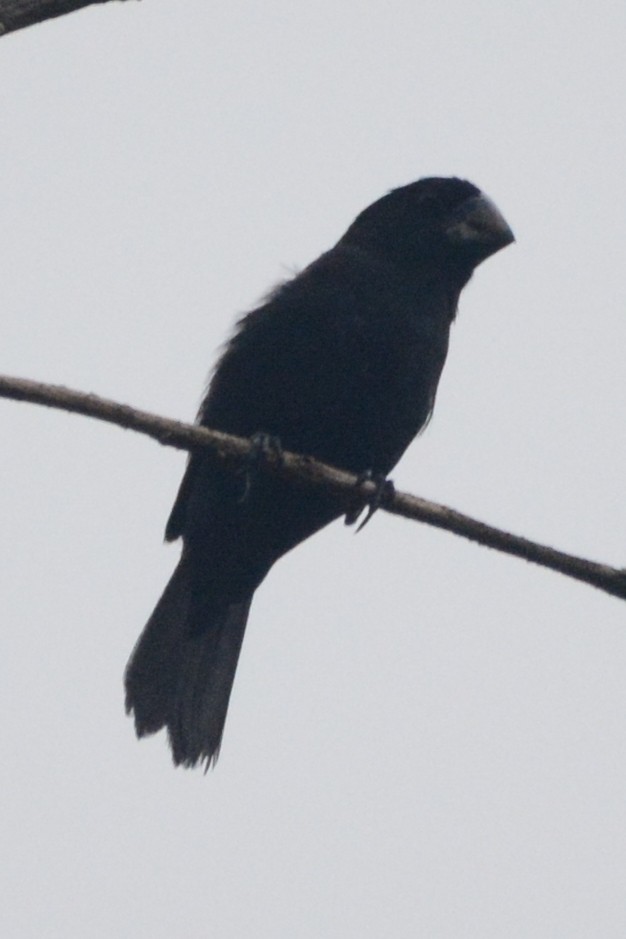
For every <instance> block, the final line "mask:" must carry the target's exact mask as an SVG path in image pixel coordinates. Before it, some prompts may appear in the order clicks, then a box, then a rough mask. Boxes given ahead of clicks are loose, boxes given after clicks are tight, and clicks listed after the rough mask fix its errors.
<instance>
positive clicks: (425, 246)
mask: <svg viewBox="0 0 626 939" xmlns="http://www.w3.org/2000/svg"><path fill="white" fill-rule="evenodd" d="M514 240H515V239H514V236H513V232H512V231H511V229H510V228H509V226H508V225H507V223H506V221H505V220H504V218H503V217H502V215H501V214H500V212H499V211H498V209H497V208H496V206H495V205H494V204H493V202H491V200H490V199H488V198H487V196H485V195H484V194H483V193H482V192H481V191H480V189H478V188H477V187H476V186H474V185H473V184H472V183H470V182H467V180H464V179H457V178H456V177H450V178H446V177H443V178H442V177H430V178H427V179H420V180H418V181H417V182H415V183H410V184H409V185H408V186H402V187H401V188H399V189H393V190H392V191H391V192H389V193H387V195H385V196H383V197H382V198H381V199H379V200H378V201H377V202H374V203H372V205H370V206H368V208H366V209H365V210H364V211H363V212H361V214H360V215H358V216H357V218H356V219H355V220H354V222H353V223H352V225H351V226H350V228H349V229H348V231H347V232H346V234H345V235H344V236H343V238H342V239H341V241H342V242H343V243H344V244H349V245H353V246H356V247H360V248H363V249H366V250H370V251H373V252H375V253H376V254H377V255H379V256H381V257H383V258H384V259H385V260H388V261H392V262H393V263H395V264H397V265H400V266H401V267H403V268H404V269H406V270H407V272H409V271H410V270H415V271H416V273H417V272H418V271H423V269H424V267H428V268H431V269H433V268H437V269H439V268H440V269H442V270H443V271H445V272H448V271H450V272H451V271H453V270H455V271H456V270H458V273H459V276H461V277H462V279H463V280H467V279H468V278H469V277H470V276H471V273H472V271H473V270H474V268H475V267H476V266H477V265H478V264H480V263H481V261H484V260H485V258H488V257H489V256H490V255H492V254H495V252H496V251H499V250H500V249H501V248H505V247H506V246H507V245H509V244H511V242H512V241H514Z"/></svg>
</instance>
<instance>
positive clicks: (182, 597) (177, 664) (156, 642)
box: [125, 553, 252, 768]
mask: <svg viewBox="0 0 626 939" xmlns="http://www.w3.org/2000/svg"><path fill="white" fill-rule="evenodd" d="M251 601H252V594H250V596H249V597H247V598H246V599H244V600H240V601H237V602H235V603H232V602H228V601H223V602H221V603H220V602H219V601H216V600H215V599H211V600H207V599H205V598H204V599H203V598H202V597H199V598H198V597H194V592H193V585H192V571H191V566H190V564H189V561H188V559H187V557H186V556H185V554H184V553H183V556H182V558H181V560H180V562H179V564H178V567H177V568H176V570H175V571H174V574H173V575H172V578H171V580H170V582H169V583H168V585H167V587H166V588H165V592H164V593H163V596H162V597H161V599H160V600H159V602H158V604H157V606H156V609H155V610H154V613H153V614H152V616H151V617H150V619H149V620H148V623H147V624H146V627H145V629H144V631H143V633H142V634H141V636H140V637H139V640H138V642H137V645H136V646H135V648H134V650H133V653H132V655H131V657H130V661H129V663H128V666H127V668H126V675H125V684H126V711H127V713H130V712H131V711H133V712H134V715H135V728H136V731H137V736H139V737H143V736H144V735H146V734H152V733H155V732H156V731H157V730H160V729H161V728H162V727H166V728H167V731H168V735H169V740H170V745H171V747H172V755H173V758H174V762H175V763H176V764H179V763H182V764H183V765H184V766H195V765H196V763H198V761H199V760H205V761H206V765H207V768H208V767H209V766H210V765H211V763H214V762H215V761H216V760H217V757H218V754H219V749H220V743H221V739H222V733H223V730H224V723H225V721H226V712H227V710H228V701H229V698H230V693H231V690H232V686H233V681H234V678H235V670H236V668H237V661H238V659H239V652H240V649H241V643H242V640H243V635H244V632H245V628H246V622H247V620H248V612H249V610H250V603H251Z"/></svg>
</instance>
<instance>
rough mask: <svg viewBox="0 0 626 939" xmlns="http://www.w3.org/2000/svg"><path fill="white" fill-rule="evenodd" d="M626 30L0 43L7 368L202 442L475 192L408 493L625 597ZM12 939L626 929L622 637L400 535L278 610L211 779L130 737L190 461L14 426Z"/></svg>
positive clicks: (3, 678)
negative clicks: (479, 195)
mask: <svg viewBox="0 0 626 939" xmlns="http://www.w3.org/2000/svg"><path fill="white" fill-rule="evenodd" d="M625 42H626V6H625V5H624V3H623V0H616V2H606V0H599V2H597V3H596V4H594V5H589V4H587V5H585V4H582V3H579V4H572V3H567V2H565V0H561V2H551V0H544V2H543V3H542V4H537V3H530V2H519V3H515V2H512V3H506V4H505V3H501V2H495V0H493V2H480V0H478V2H475V3H471V4H468V3H465V2H461V0H452V2H449V3H447V2H445V0H437V2H434V0H433V2H431V0H426V2H421V3H419V4H417V3H415V0H395V2H394V0H385V2H382V0H380V2H379V0H369V2H366V3H357V2H354V0H341V2H336V0H335V2H332V3H331V2H328V0H321V2H319V3H316V4H301V3H294V2H293V0H290V2H287V0H273V2H271V0H266V2H264V3H260V2H258V0H255V2H252V0H241V2H237V0H235V2H232V3H230V4H214V3H207V2H206V0H187V2H186V3H185V4H181V3H176V2H173V0H146V2H143V3H123V4H121V3H120V4H114V3H107V4H103V5H102V6H101V7H91V8H88V9H86V10H84V11H82V12H80V13H76V14H72V15H70V16H66V17H62V18H60V19H57V20H54V21H50V22H48V23H46V24H43V25H39V26H36V27H33V28H30V29H27V30H24V31H22V32H20V33H17V34H15V35H9V36H7V37H5V38H4V39H2V40H1V48H0V87H1V88H2V102H1V105H0V114H1V132H0V179H1V180H2V212H1V223H0V268H1V279H0V283H1V295H2V311H3V312H2V323H3V341H2V343H1V348H0V371H1V372H5V373H8V374H13V375H20V376H23V377H28V378H32V379H40V380H48V381H52V382H58V383H62V384H66V385H68V386H70V387H74V388H77V389H82V390H84V391H92V392H96V393H98V394H101V395H104V396H107V397H111V398H114V399H117V400H120V401H124V402H127V403H129V404H134V405H136V406H138V407H142V408H145V409H148V410H151V411H154V412H156V413H161V414H163V415H167V416H171V417H177V418H181V419H191V418H192V417H193V416H194V414H195V411H196V408H197V405H198V402H199V400H200V396H201V394H202V389H203V386H204V383H205V381H206V377H207V375H208V373H209V370H210V368H211V365H212V363H214V361H215V358H216V354H217V352H218V350H219V347H220V344H221V343H222V342H223V341H224V340H225V339H226V338H227V336H228V335H229V331H230V329H231V327H232V324H233V322H234V320H235V318H236V317H237V316H238V315H239V314H240V313H242V312H243V311H245V310H246V309H249V308H250V307H251V306H252V305H253V304H254V303H255V302H256V301H257V300H258V299H259V298H260V297H261V296H262V295H263V294H264V293H265V292H266V291H267V289H268V288H269V287H271V286H272V285H273V284H274V283H276V281H278V280H280V279H281V278H284V277H285V276H288V275H289V274H290V273H291V272H293V271H294V270H297V269H299V268H300V267H302V266H304V265H305V264H307V263H308V262H309V261H311V260H312V259H313V258H315V257H316V256H317V255H318V254H319V253H320V252H321V251H323V250H325V249H326V248H328V247H330V246H331V245H332V244H333V243H334V242H335V241H336V240H337V238H338V237H339V236H340V235H341V234H342V233H343V231H344V230H345V228H346V227H347V225H348V224H349V223H350V221H351V220H352V219H353V217H354V216H355V215H356V214H357V212H359V211H360V210H361V209H362V208H364V207H365V206H366V205H367V204H368V203H370V202H372V201H373V200H374V199H376V198H378V197H379V196H380V195H382V194H383V193H384V192H385V191H386V190H387V189H390V188H392V187H394V186H398V185H402V184H404V183H407V182H410V181H412V180H414V179H416V178H418V177H420V176H424V175H432V174H437V175H448V174H455V175H460V176H464V177H467V178H469V179H471V180H472V181H473V182H475V183H476V184H478V185H479V186H480V187H481V188H483V189H484V191H486V192H487V193H488V194H489V195H490V196H491V197H492V198H493V199H494V201H495V202H496V203H497V205H498V206H499V208H500V209H501V211H502V212H503V214H504V215H505V216H506V218H507V220H508V221H509V223H510V224H511V226H512V228H513V229H514V231H515V233H516V236H517V243H516V244H515V245H513V246H512V247H511V248H508V249H507V250H506V251H504V252H502V253H500V254H498V255H497V256H496V257H494V258H492V259H490V260H489V261H488V262H486V263H485V264H484V265H483V266H482V267H481V268H480V269H479V270H478V271H477V273H476V275H475V277H474V279H473V280H472V282H471V284H470V285H469V286H468V288H467V289H466V290H465V292H464V294H463V296H462V300H461V307H460V313H459V317H458V320H457V323H456V324H455V326H454V329H453V334H452V342H451V351H450V356H449V359H448V363H447V366H446V369H445V371H444V375H443V379H442V382H441V386H440V392H439V396H438V401H437V407H436V411H435V416H434V419H433V421H432V422H431V424H430V426H429V428H428V430H427V431H426V433H425V434H424V435H423V436H422V437H421V438H420V439H419V440H417V441H416V442H415V443H414V444H413V446H412V447H411V449H410V451H409V452H408V453H407V455H406V456H405V458H404V459H403V461H402V463H401V464H400V466H399V467H398V468H397V470H396V471H395V472H394V480H395V482H396V485H398V486H399V487H401V488H404V489H408V490H410V491H413V492H415V493H417V494H419V495H422V496H425V497H429V498H432V499H435V500H437V501H439V502H443V503H446V504H449V505H452V506H454V507H455V508H457V509H460V510H462V511H465V512H467V513H470V514H473V515H475V516H477V517H479V518H480V519H482V520H484V521H487V522H490V523H492V524H496V525H500V526H502V527H505V528H507V529H509V530H511V531H514V532H516V533H519V534H524V535H526V536H528V537H531V538H535V539H538V540H540V541H544V542H546V543H548V544H551V545H554V546H556V547H560V548H562V549H563V550H567V551H571V552H573V553H578V554H581V555H584V556H587V557H590V558H593V559H595V560H601V561H605V562H607V563H611V564H615V565H618V566H620V565H626V494H625V487H624V480H625V479H626V440H625V419H624V415H625V413H626V371H625V368H624V362H625V355H626V353H625V350H626V315H625V307H626V287H625V279H624V268H625V266H626V263H625V262H626V241H625V238H624V219H625V217H626V175H625V173H624V153H625V151H626V124H625V111H624V90H625V84H626V68H625V66H624V62H623V59H624V48H625ZM0 428H1V434H2V440H3V458H2V484H1V486H0V522H1V525H2V542H1V545H0V610H1V620H2V625H3V646H2V657H1V662H0V713H1V714H2V727H1V735H2V753H3V759H2V764H1V767H0V791H1V793H2V798H1V799H0V817H1V820H2V830H1V832H0V843H1V844H2V892H3V894H4V897H3V899H2V902H1V903H0V932H1V934H2V935H3V936H6V937H8V939H14V937H15V939H30V937H33V939H57V937H59V939H61V937H63V939H67V937H68V936H70V937H71V936H85V937H88V939H110V937H113V936H115V937H120V939H144V937H147V936H150V937H151V939H165V937H167V939H172V937H176V936H185V937H188V939H204V937H217V939H247V937H251V939H277V937H297V939H346V937H353V936H354V937H359V939H379V937H382V936H385V937H387V936H389V937H394V939H396V937H399V939H408V937H416V936H417V937H422V936H424V937H434V939H448V937H450V939H457V937H458V939H466V937H469V936H471V937H477V939H501V937H507V939H518V937H520V939H525V937H532V939H536V937H539V939H543V937H545V939H554V937H561V936H563V937H568V939H572V937H573V939H578V937H585V939H586V937H589V939H596V937H603V939H612V937H616V939H617V937H620V939H622V937H623V936H624V935H626V901H625V889H624V885H625V883H626V618H625V613H626V606H625V605H624V603H623V602H622V603H620V601H618V600H616V599H611V598H609V597H607V596H604V595H602V594H601V593H599V592H597V591H594V590H593V589H592V588H590V587H586V586H583V585H580V584H576V583H574V582H572V581H568V580H566V579H565V578H563V577H560V576H558V575H556V574H552V573H549V572H546V571H544V570H541V569H539V568H535V567H532V566H530V565H527V564H525V563H524V562H522V561H518V560H515V559H511V558H505V557H503V556H501V555H498V554H496V553H494V552H492V551H488V550H486V549H484V548H479V547H476V546H473V545H471V544H469V543H465V542H463V541H461V540H459V539H457V538H454V537H453V536H451V535H448V534H446V533H442V532H438V531H434V530H432V529H429V528H426V527H424V526H421V525H417V524H412V523H409V522H407V521H403V520H400V519H396V518H392V517H390V516H384V515H383V514H382V513H380V514H379V515H377V517H376V518H375V519H374V520H373V521H372V522H371V523H370V524H369V525H368V527H367V528H366V529H365V531H364V532H363V533H362V534H360V535H359V536H358V537H355V536H354V534H353V530H347V529H346V528H345V527H344V526H342V525H341V524H339V523H338V524H335V525H333V526H331V527H330V528H329V529H327V530H326V531H325V532H323V533H321V534H319V535H317V536H316V537H315V538H314V539H312V540H311V541H310V542H308V543H306V544H305V545H302V546H301V547H299V548H298V549H297V551H295V552H293V554H292V555H290V556H288V557H286V558H284V559H283V560H282V561H281V562H280V563H279V564H278V565H277V567H276V568H275V569H274V570H273V571H272V573H271V574H270V576H269V577H268V579H267V581H266V582H265V583H264V584H263V586H262V587H261V589H260V590H259V591H258V594H257V596H256V598H255V602H254V605H253V608H252V614H251V617H250V621H249V626H248V632H247V635H246V639H245V643H244V648H243V654H242V659H241V662H240V667H239V670H238V674H237V680H236V682H235V689H234V693H233V698H232V703H231V708H230V714H229V719H228V722H227V727H226V733H225V739H224V746H223V749H222V755H221V757H220V761H219V763H218V766H217V769H216V770H215V771H214V772H211V773H210V774H208V775H206V776H205V775H203V773H202V772H201V771H199V770H196V771H185V770H181V769H178V770H175V769H174V768H173V766H172V764H171V761H170V756H169V750H168V748H167V745H166V741H165V739H164V738H163V735H159V736H157V737H154V738H152V739H150V740H148V741H142V742H137V740H136V739H135V737H134V733H133V728H132V723H131V721H129V720H128V719H127V718H126V717H125V715H124V711H123V693H122V675H123V670H124V667H125V664H126V660H127V658H128V655H129V653H130V651H131V648H132V646H133V644H134V642H135V640H136V638H137V636H138V634H139V632H140V630H141V628H142V627H143V625H144V623H145V621H146V619H147V617H148V615H149V614H150V612H151V611H152V608H153V606H154V604H155V602H156V600H157V598H158V596H159V594H160V592H161V590H162V589H163V587H164V585H165V583H166V581H167V578H168V576H169V574H170V572H171V570H172V568H173V566H174V564H175V562H176V558H177V556H178V547H177V546H168V547H164V546H163V545H162V533H163V526H164V523H165V520H166V518H167V514H168V511H169V508H170V506H171V503H172V501H173V498H174V495H175V493H176V488H177V485H178V481H179V479H180V476H181V474H182V471H183V466H184V462H185V457H184V454H182V453H179V452H176V451H173V450H168V449H165V448H161V447H159V446H158V445H157V444H155V443H153V442H151V441H149V440H148V439H147V438H143V437H140V436H138V435H135V434H132V433H130V432H124V431H122V430H120V429H118V428H114V427H109V426H105V425H103V424H99V423H97V422H95V421H89V420H86V419H84V418H79V417H76V416H72V415H65V414H61V413H58V412H51V411H47V410H44V409H42V408H38V407H35V406H32V405H26V404H18V403H14V402H8V401H0Z"/></svg>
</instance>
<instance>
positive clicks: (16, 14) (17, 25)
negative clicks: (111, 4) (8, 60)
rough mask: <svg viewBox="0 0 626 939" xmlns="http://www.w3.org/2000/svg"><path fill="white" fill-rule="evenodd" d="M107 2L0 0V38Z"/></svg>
mask: <svg viewBox="0 0 626 939" xmlns="http://www.w3.org/2000/svg"><path fill="white" fill-rule="evenodd" d="M95 3H108V0H0V36H2V35H4V33H12V32H15V30H16V29H23V28H24V27H25V26H33V25H34V24H35V23H43V22H44V20H49V19H53V18H54V17H56V16H63V15H64V14H66V13H73V12H74V11H75V10H80V9H82V7H88V6H92V5H93V4H95Z"/></svg>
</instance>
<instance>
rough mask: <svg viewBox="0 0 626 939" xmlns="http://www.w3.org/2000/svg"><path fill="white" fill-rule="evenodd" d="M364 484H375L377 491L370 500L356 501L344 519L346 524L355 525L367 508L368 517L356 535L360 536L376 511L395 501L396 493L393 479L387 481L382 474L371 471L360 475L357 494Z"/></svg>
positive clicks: (361, 499)
mask: <svg viewBox="0 0 626 939" xmlns="http://www.w3.org/2000/svg"><path fill="white" fill-rule="evenodd" d="M363 483H374V484H375V485H376V489H375V491H374V492H373V494H372V495H371V496H370V497H369V498H366V499H363V498H362V497H361V498H359V499H358V502H357V501H355V504H354V505H353V506H352V507H351V508H349V509H348V511H347V512H346V517H345V519H344V521H345V524H346V525H354V523H355V522H356V520H357V519H358V517H359V515H360V514H361V512H362V511H363V509H365V508H366V507H367V515H366V516H365V518H364V519H363V521H362V522H361V524H360V525H359V527H358V528H357V530H356V532H355V534H358V533H359V532H360V531H361V529H362V528H364V527H365V525H367V523H368V522H369V520H370V518H371V517H372V515H373V514H374V512H375V511H376V509H379V508H380V507H381V506H382V505H385V503H387V502H389V501H390V500H391V499H393V496H394V493H395V491H396V489H395V486H394V484H393V482H392V481H391V479H387V477H386V476H383V474H382V473H373V472H372V471H371V470H365V472H364V473H359V475H358V477H357V481H356V483H355V489H356V490H357V492H358V491H359V490H360V489H361V488H362V486H363Z"/></svg>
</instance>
